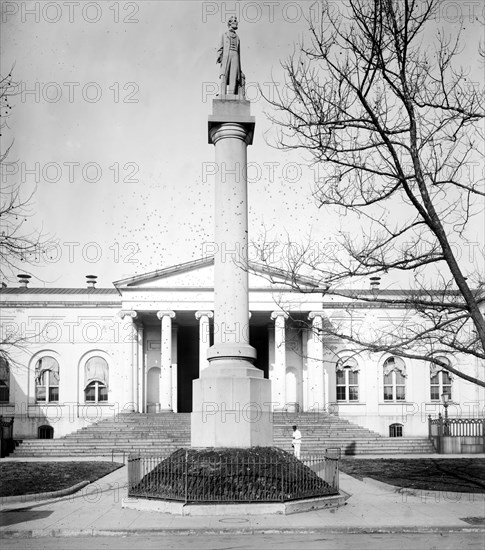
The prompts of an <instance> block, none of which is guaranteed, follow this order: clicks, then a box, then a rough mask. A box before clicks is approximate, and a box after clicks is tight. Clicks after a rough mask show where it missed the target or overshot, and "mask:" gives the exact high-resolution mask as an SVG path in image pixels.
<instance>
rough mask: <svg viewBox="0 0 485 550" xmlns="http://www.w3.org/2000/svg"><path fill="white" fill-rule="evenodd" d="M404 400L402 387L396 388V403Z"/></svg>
mask: <svg viewBox="0 0 485 550" xmlns="http://www.w3.org/2000/svg"><path fill="white" fill-rule="evenodd" d="M405 399H406V392H405V389H404V386H396V401H404V400H405Z"/></svg>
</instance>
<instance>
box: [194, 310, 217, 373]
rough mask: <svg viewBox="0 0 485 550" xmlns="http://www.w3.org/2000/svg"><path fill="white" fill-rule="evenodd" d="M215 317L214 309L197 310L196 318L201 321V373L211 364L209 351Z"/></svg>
mask: <svg viewBox="0 0 485 550" xmlns="http://www.w3.org/2000/svg"><path fill="white" fill-rule="evenodd" d="M213 317H214V313H213V312H212V311H196V312H195V318H196V319H197V320H198V321H199V374H200V373H201V372H202V371H203V370H204V369H205V368H206V367H208V366H209V360H208V359H207V352H208V350H209V348H210V324H209V323H210V321H209V319H212V318H213Z"/></svg>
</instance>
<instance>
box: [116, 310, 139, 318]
mask: <svg viewBox="0 0 485 550" xmlns="http://www.w3.org/2000/svg"><path fill="white" fill-rule="evenodd" d="M118 317H120V318H121V319H124V318H125V317H131V318H132V319H133V320H135V319H136V318H137V317H138V313H137V312H136V311H135V310H133V309H122V310H121V311H118Z"/></svg>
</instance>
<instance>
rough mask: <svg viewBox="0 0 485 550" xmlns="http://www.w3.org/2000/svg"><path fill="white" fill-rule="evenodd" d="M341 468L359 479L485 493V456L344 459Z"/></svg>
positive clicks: (416, 487)
mask: <svg viewBox="0 0 485 550" xmlns="http://www.w3.org/2000/svg"><path fill="white" fill-rule="evenodd" d="M340 470H341V471H342V472H345V473H346V474H349V475H351V476H353V477H356V478H357V479H362V478H364V477H370V478H373V479H377V480H378V481H383V482H384V483H390V484H391V485H397V486H398V487H407V488H409V489H420V490H430V491H456V492H461V493H485V459H483V458H478V457H477V458H417V459H409V460H405V459H388V458H376V459H361V458H357V459H349V458H344V459H342V460H341V461H340Z"/></svg>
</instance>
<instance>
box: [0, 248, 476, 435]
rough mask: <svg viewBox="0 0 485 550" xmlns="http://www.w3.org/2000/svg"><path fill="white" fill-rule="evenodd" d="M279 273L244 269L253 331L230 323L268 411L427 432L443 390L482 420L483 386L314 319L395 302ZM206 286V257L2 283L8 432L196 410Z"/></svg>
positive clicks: (209, 330) (465, 360)
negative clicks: (335, 336) (356, 340)
mask: <svg viewBox="0 0 485 550" xmlns="http://www.w3.org/2000/svg"><path fill="white" fill-rule="evenodd" d="M288 277H289V275H288V274H286V273H285V272H283V271H279V270H271V269H269V268H265V267H262V266H257V265H252V269H251V274H250V276H249V289H250V290H249V307H250V312H251V316H250V322H249V326H244V327H234V330H233V332H232V333H228V331H227V328H226V330H225V333H226V337H227V338H228V339H229V338H231V337H233V338H234V339H235V341H236V340H237V338H238V335H239V334H240V331H247V332H248V333H249V339H250V343H251V345H252V346H253V347H254V348H256V350H257V360H256V367H258V368H259V369H261V370H263V371H264V376H265V377H267V378H269V379H270V380H271V381H272V407H273V409H274V410H291V411H295V410H297V411H315V412H322V411H325V412H327V413H330V414H338V415H339V416H342V417H344V418H347V419H348V420H350V421H353V422H355V423H357V424H359V425H361V426H365V427H367V428H370V429H373V430H375V431H378V432H379V433H381V434H382V435H389V434H390V433H392V435H404V436H425V435H427V430H428V427H427V416H428V415H429V414H431V415H436V414H438V412H440V411H442V405H441V395H442V393H444V392H446V393H449V394H450V395H451V405H450V407H449V413H450V415H457V416H458V415H462V416H468V417H473V416H478V415H479V414H480V415H483V407H484V391H483V388H479V387H478V386H476V385H473V384H471V383H468V382H466V381H464V380H462V379H459V378H456V377H451V376H450V375H449V374H448V373H447V372H446V371H443V370H440V369H436V368H434V367H433V366H432V365H430V364H428V363H426V362H423V361H416V360H406V359H401V358H399V357H393V356H392V355H390V354H389V353H382V354H370V353H367V352H366V353H363V352H361V353H356V350H355V349H352V347H350V346H349V345H348V344H345V343H343V342H339V341H330V340H325V338H323V339H322V338H320V337H319V336H318V329H319V327H320V326H321V325H322V323H323V322H325V321H326V320H329V321H331V322H338V321H340V320H344V319H346V318H347V316H348V311H349V308H354V310H355V311H356V312H357V316H358V318H359V319H360V320H361V322H363V323H368V324H369V326H372V327H374V328H375V327H378V326H379V324H381V325H382V324H384V325H386V324H387V325H388V324H389V322H390V320H391V319H394V320H395V319H397V318H399V316H400V315H402V312H401V311H400V310H399V309H393V310H392V311H384V310H383V309H382V307H379V308H378V309H376V308H373V307H372V304H369V303H365V304H352V305H351V304H350V300H347V301H346V300H344V299H343V298H337V297H332V296H327V295H325V292H324V290H323V289H320V288H318V285H317V284H316V283H315V281H312V280H311V279H303V278H302V279H299V280H298V281H297V282H298V287H299V289H300V290H299V291H295V290H291V288H290V287H289V285H288V284H287V282H288V280H289V279H288ZM213 280H214V274H213V258H204V259H201V260H196V261H192V262H188V263H185V264H180V265H177V266H173V267H168V268H165V269H160V270H157V271H154V272H151V273H147V274H145V275H137V276H134V277H131V278H129V279H123V280H121V281H117V282H115V283H114V284H113V287H112V288H95V285H94V283H93V282H89V281H88V286H87V287H85V288H34V287H29V286H28V285H27V282H26V281H23V282H21V286H20V287H18V288H3V289H1V291H0V294H1V300H2V309H3V314H2V318H1V330H2V339H3V340H10V341H17V345H16V346H15V347H14V348H13V350H12V354H11V359H10V360H9V361H8V362H6V361H5V360H2V361H1V364H0V411H1V412H0V414H1V415H2V416H4V417H14V418H15V420H14V437H15V438H28V437H32V438H36V437H50V436H52V435H54V437H59V436H62V435H65V434H67V433H70V432H72V431H74V430H76V429H79V428H80V427H82V426H85V425H86V424H88V423H90V422H93V421H96V420H98V419H101V418H104V417H109V416H113V415H115V414H117V413H119V412H122V411H135V412H144V413H145V412H148V413H158V412H163V411H174V412H191V411H192V381H193V380H194V379H196V378H198V377H199V373H200V371H201V370H203V369H204V368H206V366H207V359H206V356H207V355H206V354H207V350H208V348H209V346H210V345H211V342H212V339H213V336H214V332H215V331H217V330H218V327H217V325H215V324H214V318H213V309H214V306H213V304H214V289H213ZM91 281H92V280H91ZM269 281H271V282H269ZM369 292H371V290H369ZM381 292H386V291H381ZM389 292H396V291H389ZM443 357H444V358H445V360H446V361H449V362H450V363H451V364H456V365H459V367H460V369H462V370H464V371H466V372H469V373H470V374H472V375H474V376H476V375H477V373H478V371H479V369H480V368H481V367H480V365H479V364H478V362H477V361H475V360H474V359H471V358H470V357H465V356H462V357H458V356H454V355H446V356H445V355H444V356H443ZM241 406H244V405H243V404H242V405H241ZM323 418H324V415H322V419H323ZM322 421H323V420H322ZM393 430H394V433H393Z"/></svg>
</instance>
